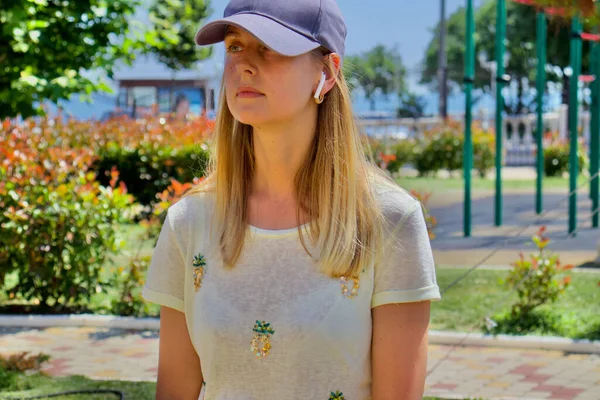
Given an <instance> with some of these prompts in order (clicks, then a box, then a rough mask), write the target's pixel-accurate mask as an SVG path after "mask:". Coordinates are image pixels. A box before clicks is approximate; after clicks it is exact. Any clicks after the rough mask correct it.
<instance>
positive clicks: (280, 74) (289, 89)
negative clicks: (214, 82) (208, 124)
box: [224, 26, 322, 127]
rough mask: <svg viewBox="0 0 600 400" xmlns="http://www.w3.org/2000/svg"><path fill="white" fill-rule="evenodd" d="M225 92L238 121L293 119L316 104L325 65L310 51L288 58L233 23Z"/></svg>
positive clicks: (261, 122)
mask: <svg viewBox="0 0 600 400" xmlns="http://www.w3.org/2000/svg"><path fill="white" fill-rule="evenodd" d="M225 50H226V56H225V70H224V79H225V94H226V97H227V104H228V106H229V110H230V111H231V113H232V114H233V116H234V117H235V119H237V120H238V121H240V122H242V123H244V124H247V125H252V126H254V127H256V126H261V125H262V126H264V125H271V124H277V123H281V122H285V121H291V120H294V119H295V118H297V117H298V116H300V115H301V114H302V113H304V112H307V111H308V110H309V109H310V107H316V104H315V102H314V101H313V100H312V98H313V94H314V90H315V89H316V87H317V85H318V83H319V79H320V78H321V71H322V65H319V63H318V62H317V60H316V59H315V57H314V56H313V55H312V54H310V53H307V54H302V55H300V56H297V57H286V56H283V55H281V54H279V53H276V52H275V51H273V50H270V49H269V48H268V47H266V46H265V45H264V44H263V43H262V42H261V41H259V40H258V39H257V38H256V37H254V36H253V35H252V34H250V33H248V32H247V31H245V30H242V29H238V28H235V27H232V26H230V27H229V29H228V33H227V36H226V38H225Z"/></svg>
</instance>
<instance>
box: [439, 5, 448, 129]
mask: <svg viewBox="0 0 600 400" xmlns="http://www.w3.org/2000/svg"><path fill="white" fill-rule="evenodd" d="M439 29H440V38H439V48H438V83H439V86H440V87H439V91H440V109H439V114H440V117H441V118H442V119H443V120H444V121H446V119H447V118H448V105H447V99H448V84H447V83H448V80H447V74H448V67H447V65H446V64H447V62H446V0H440V23H439Z"/></svg>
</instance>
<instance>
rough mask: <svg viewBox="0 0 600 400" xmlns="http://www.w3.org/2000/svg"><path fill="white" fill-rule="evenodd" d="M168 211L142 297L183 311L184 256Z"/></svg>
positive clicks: (153, 254)
mask: <svg viewBox="0 0 600 400" xmlns="http://www.w3.org/2000/svg"><path fill="white" fill-rule="evenodd" d="M169 212H170V211H169ZM169 212H167V216H166V218H165V221H164V223H163V225H162V228H161V231H160V235H159V237H158V241H157V243H156V247H155V248H154V252H153V253H152V260H151V262H150V267H149V268H148V273H147V275H146V283H145V285H144V287H143V289H142V296H143V297H144V298H145V299H146V300H148V301H150V302H152V303H156V304H160V305H161V306H166V307H170V308H173V309H175V310H178V311H181V312H183V310H184V301H183V299H184V280H185V262H184V255H183V254H184V253H183V251H182V248H181V246H180V244H179V243H178V241H177V237H176V235H175V232H174V229H173V226H172V222H171V219H170V218H169Z"/></svg>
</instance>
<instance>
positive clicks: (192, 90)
mask: <svg viewBox="0 0 600 400" xmlns="http://www.w3.org/2000/svg"><path fill="white" fill-rule="evenodd" d="M218 76H220V70H219V68H218V65H217V66H215V64H214V62H212V60H205V61H201V62H199V63H198V64H197V68H196V69H192V70H181V71H172V70H169V69H168V68H166V67H165V66H164V65H162V64H160V63H158V62H156V61H154V60H153V59H152V57H139V58H138V59H137V60H136V62H135V63H134V64H133V65H132V66H130V67H122V68H120V69H119V70H118V71H117V72H115V76H114V77H115V84H116V86H117V93H118V95H117V96H116V97H115V112H118V113H130V114H131V115H132V116H135V117H138V116H143V115H158V114H166V113H175V114H177V115H183V114H186V113H189V114H191V115H205V114H206V115H209V116H211V115H214V112H215V107H216V103H217V99H216V93H217V91H218V90H217V87H218V85H219V81H218Z"/></svg>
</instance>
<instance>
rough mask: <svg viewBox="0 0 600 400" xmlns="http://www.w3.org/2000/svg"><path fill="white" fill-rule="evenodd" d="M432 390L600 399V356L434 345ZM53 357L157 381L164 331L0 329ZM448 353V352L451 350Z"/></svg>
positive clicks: (9, 341) (6, 341) (18, 344)
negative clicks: (159, 347)
mask: <svg viewBox="0 0 600 400" xmlns="http://www.w3.org/2000/svg"><path fill="white" fill-rule="evenodd" d="M429 350H430V352H429V369H430V370H431V369H433V368H434V366H436V365H437V364H438V362H439V361H440V360H442V359H445V360H444V361H443V362H442V363H440V364H439V366H438V367H437V368H436V369H435V371H433V373H431V375H430V376H429V377H428V379H427V383H426V384H427V389H426V394H427V395H431V396H442V397H451V398H455V397H456V396H465V397H466V396H469V397H479V398H485V399H501V398H514V399H517V398H518V399H570V400H598V399H599V398H600V396H599V394H600V356H598V355H579V354H564V353H562V352H556V351H531V350H529V351H528V350H517V349H515V350H510V349H496V348H477V347H460V348H455V349H453V348H452V347H451V346H438V345H430V348H429ZM20 351H30V352H33V353H37V352H44V353H46V354H50V355H51V356H52V360H51V361H50V362H49V363H48V364H47V365H46V366H45V368H44V371H45V372H47V373H48V374H50V375H53V376H67V375H86V376H88V377H91V378H96V379H122V380H144V381H153V380H154V379H155V378H156V372H157V370H156V365H157V361H158V333H157V332H155V331H144V332H142V331H127V330H117V329H102V328H100V329H97V328H88V327H83V328H73V327H71V328H48V329H41V330H40V329H18V328H1V329H0V353H13V352H20ZM449 352H450V354H449V356H447V355H448V353H449Z"/></svg>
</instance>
